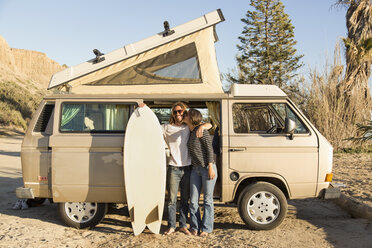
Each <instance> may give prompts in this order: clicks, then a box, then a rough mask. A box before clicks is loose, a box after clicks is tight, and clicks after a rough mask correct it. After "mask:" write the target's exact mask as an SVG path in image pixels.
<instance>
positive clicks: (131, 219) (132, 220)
mask: <svg viewBox="0 0 372 248" xmlns="http://www.w3.org/2000/svg"><path fill="white" fill-rule="evenodd" d="M129 217H130V222H134V207H132V208H131V209H129Z"/></svg>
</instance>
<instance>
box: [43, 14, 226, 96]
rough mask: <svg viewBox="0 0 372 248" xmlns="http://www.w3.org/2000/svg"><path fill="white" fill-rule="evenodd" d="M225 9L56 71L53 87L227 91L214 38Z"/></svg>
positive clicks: (94, 90)
mask: <svg viewBox="0 0 372 248" xmlns="http://www.w3.org/2000/svg"><path fill="white" fill-rule="evenodd" d="M222 21H224V17H223V15H222V12H221V10H216V11H213V12H211V13H208V14H206V15H204V16H202V17H200V18H197V19H194V20H192V21H190V22H187V23H185V24H182V25H179V26H177V27H174V28H172V27H171V28H170V29H167V28H166V29H165V31H164V32H161V33H158V34H156V35H154V36H151V37H149V38H147V39H144V40H142V41H139V42H136V43H132V44H129V45H126V46H124V47H122V48H120V49H117V50H114V51H112V52H110V53H107V54H104V55H100V54H99V52H98V51H97V53H96V55H97V54H98V56H97V57H96V58H95V59H92V60H89V61H87V62H84V63H82V64H79V65H76V66H72V67H69V68H67V69H65V70H63V71H60V72H58V73H55V74H54V75H53V76H52V78H51V80H50V83H49V86H48V89H52V88H58V89H65V90H66V91H69V92H70V93H83V94H92V93H93V94H128V93H130V94H162V93H222V92H223V90H222V86H221V81H220V75H219V70H218V67H217V61H216V54H215V48H214V42H216V41H217V35H216V32H215V25H216V24H217V23H219V22H222Z"/></svg>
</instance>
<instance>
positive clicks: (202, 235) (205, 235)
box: [199, 232, 208, 237]
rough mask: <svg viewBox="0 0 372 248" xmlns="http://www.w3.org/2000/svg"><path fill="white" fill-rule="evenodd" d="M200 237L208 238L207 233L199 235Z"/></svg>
mask: <svg viewBox="0 0 372 248" xmlns="http://www.w3.org/2000/svg"><path fill="white" fill-rule="evenodd" d="M199 236H200V237H207V236H208V233H207V232H201V233H200V234H199Z"/></svg>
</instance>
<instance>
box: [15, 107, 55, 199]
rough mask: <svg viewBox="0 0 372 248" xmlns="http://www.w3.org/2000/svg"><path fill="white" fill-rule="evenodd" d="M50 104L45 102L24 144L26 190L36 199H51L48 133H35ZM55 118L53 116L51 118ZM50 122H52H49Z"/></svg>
mask: <svg viewBox="0 0 372 248" xmlns="http://www.w3.org/2000/svg"><path fill="white" fill-rule="evenodd" d="M47 103H48V102H47V101H45V100H43V101H42V102H41V103H40V105H39V107H38V108H37V110H36V111H35V113H34V115H33V118H32V120H31V122H30V124H29V126H28V129H27V131H26V134H25V137H24V139H23V142H22V149H21V163H22V175H23V182H24V187H25V188H30V189H32V191H33V194H34V196H35V197H38V198H51V197H52V195H51V190H50V158H51V157H50V150H49V149H48V147H49V137H50V134H51V133H48V132H34V127H35V125H36V123H37V121H38V118H39V116H40V114H41V112H42V111H43V109H44V107H45V105H46V104H47ZM52 118H53V114H52V115H51V118H50V119H52ZM49 121H50V120H49ZM49 131H50V130H49Z"/></svg>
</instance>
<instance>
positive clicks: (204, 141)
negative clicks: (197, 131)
mask: <svg viewBox="0 0 372 248" xmlns="http://www.w3.org/2000/svg"><path fill="white" fill-rule="evenodd" d="M199 139H200V144H201V149H202V152H203V154H204V153H205V154H207V158H208V177H209V179H213V178H214V177H215V176H216V173H215V171H214V169H213V163H214V161H213V148H212V141H211V137H210V135H209V133H208V131H207V130H204V132H203V137H201V138H199Z"/></svg>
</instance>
